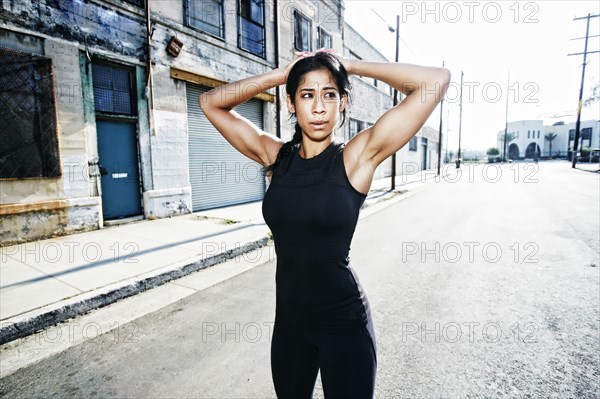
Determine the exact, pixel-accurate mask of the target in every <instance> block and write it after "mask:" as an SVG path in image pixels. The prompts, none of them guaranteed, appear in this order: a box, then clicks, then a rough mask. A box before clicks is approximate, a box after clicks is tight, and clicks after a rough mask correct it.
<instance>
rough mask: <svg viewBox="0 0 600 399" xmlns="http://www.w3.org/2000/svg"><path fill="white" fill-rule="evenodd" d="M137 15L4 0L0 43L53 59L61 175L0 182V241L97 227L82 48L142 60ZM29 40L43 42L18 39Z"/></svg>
mask: <svg viewBox="0 0 600 399" xmlns="http://www.w3.org/2000/svg"><path fill="white" fill-rule="evenodd" d="M143 21H144V20H143V16H142V15H136V14H135V13H134V12H128V11H127V9H123V10H114V9H111V8H109V5H106V6H101V5H98V4H97V3H95V2H91V1H82V0H73V1H41V2H38V1H23V0H19V1H12V0H4V1H2V3H1V7H0V28H2V29H4V30H5V32H8V33H7V34H4V35H0V43H1V44H2V45H5V46H8V47H12V48H16V49H19V50H21V51H28V50H29V51H31V49H33V50H35V49H36V48H37V51H34V52H38V53H41V54H42V55H45V56H46V57H49V58H51V59H52V67H53V78H54V86H55V92H54V93H55V98H56V117H57V135H58V139H59V140H58V142H59V153H60V162H61V169H62V176H61V177H60V178H55V179H47V178H43V179H24V180H11V181H2V182H1V183H0V184H1V185H2V190H1V192H0V215H1V216H2V226H1V230H2V236H1V239H0V242H1V245H8V244H12V243H17V242H23V241H28V240H32V239H39V238H43V237H50V236H54V235H62V234H70V233H73V232H77V231H85V230H90V229H96V228H99V227H101V226H102V210H101V202H100V197H98V196H97V193H96V190H95V182H94V181H93V180H92V179H90V177H89V174H88V161H89V160H91V159H93V158H94V157H97V148H96V141H95V125H94V119H93V115H92V118H90V117H89V115H85V113H84V106H85V102H84V99H83V90H82V89H83V85H84V84H86V82H84V81H83V80H82V69H81V65H80V51H81V50H86V49H87V50H88V54H90V55H93V54H102V55H104V56H107V55H110V54H114V55H115V57H118V58H119V59H121V60H124V59H129V60H131V61H134V60H136V59H143V57H144V52H145V50H144V41H143V40H142V39H143V32H144V29H145V28H144V26H143ZM23 38H30V39H29V40H27V39H25V40H24V39H23ZM27 41H30V42H31V43H41V45H29V46H27V45H24V43H26V42H27ZM28 47H29V48H28ZM40 50H41V51H40ZM134 62H135V61H134ZM92 111H93V107H92ZM144 112H146V111H144Z"/></svg>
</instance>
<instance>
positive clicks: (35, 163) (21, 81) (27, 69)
mask: <svg viewBox="0 0 600 399" xmlns="http://www.w3.org/2000/svg"><path fill="white" fill-rule="evenodd" d="M0 87H1V88H2V89H1V90H0V127H1V129H2V133H1V134H0V179H20V178H31V177H59V176H60V175H61V170H60V159H59V153H58V137H57V134H56V111H55V103H54V93H53V87H54V85H53V81H52V62H51V60H50V58H46V57H42V56H38V55H33V54H30V53H24V52H21V51H17V50H12V49H8V48H4V47H0Z"/></svg>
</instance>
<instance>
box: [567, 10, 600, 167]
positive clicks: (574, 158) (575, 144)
mask: <svg viewBox="0 0 600 399" xmlns="http://www.w3.org/2000/svg"><path fill="white" fill-rule="evenodd" d="M599 16H600V15H591V14H588V15H587V17H579V18H574V19H573V21H577V20H579V19H587V27H586V29H585V46H584V50H583V53H573V54H568V55H581V54H583V68H582V69H581V85H580V86H579V102H578V103H577V123H575V137H574V141H573V152H572V153H571V156H572V164H571V167H573V168H574V167H575V164H576V163H577V150H578V147H579V129H580V128H581V107H582V104H583V103H582V102H581V100H582V97H583V81H584V79H585V65H586V64H587V55H588V51H587V47H588V38H589V34H590V19H591V18H597V17H599ZM598 52H600V51H591V52H590V54H592V53H598ZM590 155H591V154H590Z"/></svg>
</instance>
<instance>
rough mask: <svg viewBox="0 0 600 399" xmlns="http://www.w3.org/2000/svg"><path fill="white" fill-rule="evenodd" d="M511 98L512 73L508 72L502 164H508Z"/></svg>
mask: <svg viewBox="0 0 600 399" xmlns="http://www.w3.org/2000/svg"><path fill="white" fill-rule="evenodd" d="M509 98H510V71H508V83H507V84H506V113H505V118H504V150H503V151H502V162H506V138H507V137H508V99H509Z"/></svg>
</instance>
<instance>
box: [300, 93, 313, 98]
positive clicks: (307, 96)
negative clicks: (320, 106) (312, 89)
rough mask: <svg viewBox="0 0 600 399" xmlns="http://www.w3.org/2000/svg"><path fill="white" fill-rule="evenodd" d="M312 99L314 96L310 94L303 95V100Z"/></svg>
mask: <svg viewBox="0 0 600 399" xmlns="http://www.w3.org/2000/svg"><path fill="white" fill-rule="evenodd" d="M311 97H312V95H311V94H310V93H304V94H303V95H302V98H311Z"/></svg>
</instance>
